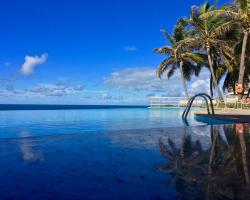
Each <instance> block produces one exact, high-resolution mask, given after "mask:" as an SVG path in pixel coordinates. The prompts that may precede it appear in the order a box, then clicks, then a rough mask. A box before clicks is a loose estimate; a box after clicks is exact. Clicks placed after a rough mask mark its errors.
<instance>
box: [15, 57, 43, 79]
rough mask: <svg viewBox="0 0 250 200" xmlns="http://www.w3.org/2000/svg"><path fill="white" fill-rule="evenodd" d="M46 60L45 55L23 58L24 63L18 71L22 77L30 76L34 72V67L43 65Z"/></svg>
mask: <svg viewBox="0 0 250 200" xmlns="http://www.w3.org/2000/svg"><path fill="white" fill-rule="evenodd" d="M47 58H48V55H47V54H42V55H41V56H25V58H24V59H25V62H24V63H23V65H22V68H21V70H20V72H21V74H23V75H24V76H29V75H31V74H32V73H33V72H34V69H35V67H36V66H37V65H41V64H43V63H45V62H46V60H47Z"/></svg>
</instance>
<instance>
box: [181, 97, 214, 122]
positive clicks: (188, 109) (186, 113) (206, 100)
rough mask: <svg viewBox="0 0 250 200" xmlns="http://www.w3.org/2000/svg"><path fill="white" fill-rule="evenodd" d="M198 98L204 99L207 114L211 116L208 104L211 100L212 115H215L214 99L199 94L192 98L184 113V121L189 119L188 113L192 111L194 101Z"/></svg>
mask: <svg viewBox="0 0 250 200" xmlns="http://www.w3.org/2000/svg"><path fill="white" fill-rule="evenodd" d="M196 97H202V98H204V100H205V102H206V106H207V112H208V114H209V115H211V112H210V108H209V104H208V100H209V101H210V105H211V110H212V115H214V106H213V101H212V98H211V97H210V96H209V95H208V94H206V93H199V94H196V95H194V96H193V97H192V98H190V99H189V101H188V104H187V106H186V108H185V110H184V112H183V113H182V119H183V120H186V119H187V115H188V113H189V111H190V109H191V107H192V104H193V101H194V100H195V98H196Z"/></svg>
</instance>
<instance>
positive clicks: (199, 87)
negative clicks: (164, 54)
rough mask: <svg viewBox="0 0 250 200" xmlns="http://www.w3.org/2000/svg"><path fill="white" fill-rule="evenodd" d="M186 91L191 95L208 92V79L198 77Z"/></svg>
mask: <svg viewBox="0 0 250 200" xmlns="http://www.w3.org/2000/svg"><path fill="white" fill-rule="evenodd" d="M188 91H189V93H190V94H191V95H195V94H197V93H201V92H202V93H207V94H209V80H208V79H207V80H203V79H198V80H196V81H194V82H193V83H191V84H190V86H189V88H188Z"/></svg>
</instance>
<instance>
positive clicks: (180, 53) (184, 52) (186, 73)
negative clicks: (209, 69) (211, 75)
mask: <svg viewBox="0 0 250 200" xmlns="http://www.w3.org/2000/svg"><path fill="white" fill-rule="evenodd" d="M187 25H188V21H187V20H185V19H180V20H179V21H178V22H177V24H176V26H175V28H174V31H173V35H172V36H171V35H170V34H168V33H167V32H166V31H164V30H163V31H162V32H163V33H164V35H165V37H166V39H167V42H168V43H170V46H163V47H161V48H156V49H155V50H154V52H156V53H159V54H163V55H166V56H167V58H166V59H164V60H163V61H162V62H161V63H160V65H159V67H158V69H157V74H158V76H159V77H160V78H161V76H162V75H163V73H164V72H165V71H166V70H168V69H169V71H168V73H167V77H168V78H170V77H171V76H172V75H173V74H174V72H175V71H176V69H178V68H179V69H180V73H181V78H182V83H183V86H184V92H185V95H186V97H187V98H189V94H188V90H187V86H186V80H190V79H191V75H192V74H195V75H198V74H199V72H200V68H201V67H200V66H201V65H200V64H201V63H204V62H205V60H204V54H202V53H199V52H193V49H192V48H193V47H191V46H189V47H183V46H179V45H178V43H179V42H180V41H182V40H183V39H185V37H187V35H188V31H186V30H185V27H186V26H187Z"/></svg>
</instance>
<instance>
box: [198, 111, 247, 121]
mask: <svg viewBox="0 0 250 200" xmlns="http://www.w3.org/2000/svg"><path fill="white" fill-rule="evenodd" d="M194 114H195V116H197V117H210V118H212V119H218V120H228V121H236V122H239V123H250V110H249V109H246V110H244V109H215V115H209V114H207V112H206V111H198V112H195V113H194Z"/></svg>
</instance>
